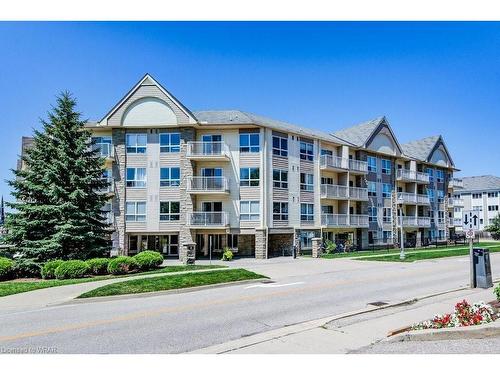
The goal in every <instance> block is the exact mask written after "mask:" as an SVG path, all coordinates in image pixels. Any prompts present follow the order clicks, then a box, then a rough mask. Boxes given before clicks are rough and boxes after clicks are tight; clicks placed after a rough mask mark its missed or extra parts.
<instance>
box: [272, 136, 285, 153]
mask: <svg viewBox="0 0 500 375" xmlns="http://www.w3.org/2000/svg"><path fill="white" fill-rule="evenodd" d="M273 155H277V156H288V138H285V137H280V136H278V135H273Z"/></svg>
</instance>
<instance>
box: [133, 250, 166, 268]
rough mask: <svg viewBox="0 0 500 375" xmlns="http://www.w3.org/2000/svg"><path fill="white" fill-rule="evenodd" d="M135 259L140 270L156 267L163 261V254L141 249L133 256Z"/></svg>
mask: <svg viewBox="0 0 500 375" xmlns="http://www.w3.org/2000/svg"><path fill="white" fill-rule="evenodd" d="M134 259H135V261H136V262H137V264H138V265H139V269H141V270H142V271H147V270H152V269H154V268H158V267H159V266H161V264H162V263H163V255H161V254H160V253H158V252H157V251H149V250H146V251H142V252H140V253H139V254H137V255H135V256H134Z"/></svg>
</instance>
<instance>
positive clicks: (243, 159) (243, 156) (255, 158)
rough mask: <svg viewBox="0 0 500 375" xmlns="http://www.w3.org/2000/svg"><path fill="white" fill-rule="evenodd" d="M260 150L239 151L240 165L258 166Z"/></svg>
mask: <svg viewBox="0 0 500 375" xmlns="http://www.w3.org/2000/svg"><path fill="white" fill-rule="evenodd" d="M260 155H261V152H244V153H240V167H260Z"/></svg>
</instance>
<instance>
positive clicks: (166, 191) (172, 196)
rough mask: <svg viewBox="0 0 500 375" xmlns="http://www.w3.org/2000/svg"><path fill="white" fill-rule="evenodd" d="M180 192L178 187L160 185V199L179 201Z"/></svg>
mask: <svg viewBox="0 0 500 375" xmlns="http://www.w3.org/2000/svg"><path fill="white" fill-rule="evenodd" d="M180 199H181V192H180V190H179V188H165V187H160V201H180Z"/></svg>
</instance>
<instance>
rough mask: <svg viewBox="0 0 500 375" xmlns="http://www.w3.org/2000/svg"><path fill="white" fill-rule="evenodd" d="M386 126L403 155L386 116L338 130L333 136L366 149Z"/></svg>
mask: <svg viewBox="0 0 500 375" xmlns="http://www.w3.org/2000/svg"><path fill="white" fill-rule="evenodd" d="M384 126H387V129H389V132H390V133H391V135H392V138H393V139H394V142H395V143H396V147H397V148H398V149H399V152H401V153H402V152H403V150H402V148H401V146H400V145H399V142H398V140H397V138H396V136H395V134H394V132H393V131H392V128H391V126H390V125H389V121H387V119H386V117H385V116H380V117H377V118H375V119H373V120H370V121H366V122H362V123H361V124H358V125H354V126H351V127H349V128H345V129H341V130H338V131H336V132H334V133H333V135H334V136H336V137H338V138H340V139H343V140H346V141H347V142H350V143H352V144H354V145H355V146H358V147H363V148H366V147H367V146H368V144H369V142H370V141H371V140H372V139H373V137H374V136H375V135H376V134H377V132H378V131H379V130H380V129H381V128H382V127H384Z"/></svg>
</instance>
